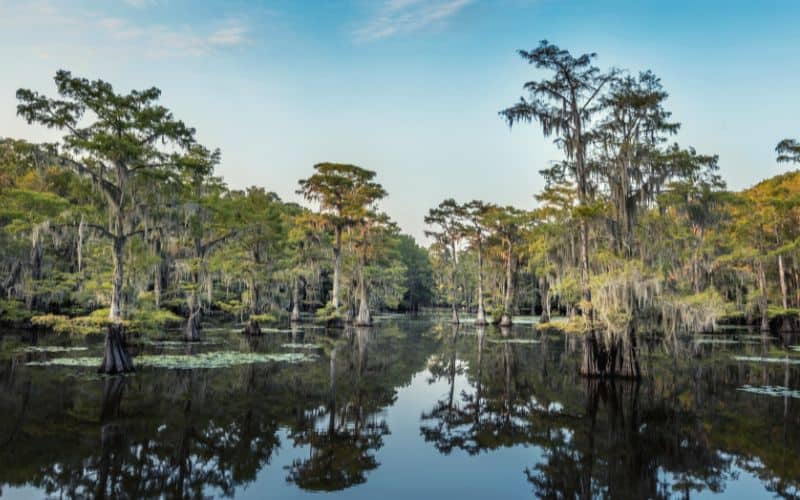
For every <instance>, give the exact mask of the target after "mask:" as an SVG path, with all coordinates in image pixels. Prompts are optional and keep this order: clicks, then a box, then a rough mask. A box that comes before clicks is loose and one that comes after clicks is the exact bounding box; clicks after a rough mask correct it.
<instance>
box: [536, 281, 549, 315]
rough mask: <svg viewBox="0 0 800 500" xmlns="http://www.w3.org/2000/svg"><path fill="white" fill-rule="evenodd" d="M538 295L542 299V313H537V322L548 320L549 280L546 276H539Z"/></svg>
mask: <svg viewBox="0 0 800 500" xmlns="http://www.w3.org/2000/svg"><path fill="white" fill-rule="evenodd" d="M539 296H540V298H541V300H542V314H541V315H539V323H547V322H548V321H550V282H548V281H547V277H545V276H543V277H541V278H539Z"/></svg>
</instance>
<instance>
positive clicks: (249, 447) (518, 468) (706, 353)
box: [0, 318, 800, 499]
mask: <svg viewBox="0 0 800 500" xmlns="http://www.w3.org/2000/svg"><path fill="white" fill-rule="evenodd" d="M206 337H207V338H208V339H211V340H214V341H216V342H218V343H216V344H204V345H201V346H192V347H189V348H187V347H182V346H177V347H176V346H169V345H168V346H147V347H145V348H144V350H145V352H147V353H158V352H163V353H167V354H181V353H185V352H186V350H187V349H189V350H190V352H201V351H209V350H236V351H245V352H287V351H291V350H293V348H289V347H283V344H286V343H287V342H295V343H300V342H306V343H315V344H318V345H319V346H320V348H319V349H316V350H315V349H308V350H301V349H296V348H294V350H296V351H298V352H306V351H308V352H312V353H316V355H317V358H316V359H315V360H314V361H310V362H305V363H299V364H288V363H282V362H271V363H260V364H249V365H239V366H233V367H228V368H215V369H199V370H191V371H189V370H174V369H167V368H149V367H144V368H141V369H140V370H139V371H138V372H137V373H136V374H135V375H133V376H128V377H114V378H109V377H97V376H94V375H93V374H92V370H91V369H87V368H80V367H55V366H26V363H27V362H29V361H41V360H46V359H50V358H53V357H63V356H86V355H87V352H88V353H89V354H95V353H96V352H99V345H98V344H97V339H69V338H63V337H53V336H42V337H39V338H33V339H32V338H31V335H30V334H26V335H16V334H11V333H7V334H6V335H4V336H3V337H2V338H1V339H0V342H2V347H1V348H0V351H2V353H3V354H2V357H0V492H1V493H2V496H3V497H4V498H5V497H7V498H42V497H54V498H55V497H58V498H62V497H63V498H72V497H78V498H100V497H106V498H147V497H158V496H164V497H169V498H175V497H193V498H194V497H208V496H212V497H219V496H235V497H237V498H296V497H307V496H310V495H313V494H317V496H319V495H318V494H319V493H320V492H326V493H328V494H330V495H333V496H338V497H347V498H364V499H376V498H385V499H393V498H440V499H441V498H530V497H547V498H588V497H593V496H610V497H614V498H661V497H707V496H711V495H714V494H719V495H725V496H727V497H732V498H747V499H749V498H761V497H763V498H767V497H774V496H784V497H792V496H796V495H798V494H800V491H799V490H798V488H799V487H800V393H798V392H796V391H797V390H798V389H800V365H798V364H791V361H793V360H800V352H795V351H793V350H792V349H791V347H789V345H797V343H798V341H797V340H792V339H783V340H781V339H778V340H764V341H762V340H761V339H759V338H757V337H754V338H751V337H741V336H740V337H737V339H738V340H739V341H740V342H736V343H733V342H730V340H729V341H727V342H726V343H709V342H707V341H705V340H704V341H701V342H700V343H698V342H695V341H692V340H690V339H684V340H681V341H680V342H677V343H668V344H664V343H663V342H661V341H652V342H644V343H643V346H642V357H643V362H644V368H645V370H646V371H647V378H646V379H645V380H644V381H642V382H641V383H639V384H635V383H630V382H616V383H609V382H605V383H604V382H598V381H594V382H590V381H587V380H584V379H582V378H581V377H579V376H578V375H577V374H578V365H579V362H580V347H581V345H580V341H579V339H577V338H565V337H562V336H555V335H549V336H548V335H542V334H539V333H536V332H535V331H534V329H533V328H532V327H531V326H530V325H518V326H515V327H514V328H513V329H512V330H511V332H509V333H507V336H503V335H502V333H501V332H500V331H499V330H497V329H494V328H489V329H486V330H485V333H482V332H481V331H479V330H478V329H476V328H475V327H472V326H468V325H467V326H462V327H460V328H459V329H454V328H452V327H451V326H450V325H445V324H438V323H437V322H436V321H435V320H434V319H432V318H429V319H414V320H411V319H397V318H382V320H381V321H380V322H379V323H378V324H377V325H376V326H375V327H373V328H370V329H351V330H345V331H344V332H342V331H338V332H326V331H324V330H320V329H310V328H309V329H305V330H303V329H302V328H301V330H300V331H295V332H294V333H289V332H273V333H268V334H267V335H266V336H265V337H264V338H261V339H257V340H255V341H252V342H251V341H247V340H245V339H242V338H240V337H239V336H238V335H237V334H235V333H224V332H221V331H208V332H206ZM509 338H511V339H524V340H536V341H538V343H515V342H508V341H507V340H508V339H509ZM31 342H35V343H38V344H39V345H45V344H59V345H73V346H88V347H89V351H86V352H69V353H23V352H20V349H21V348H23V347H24V346H26V345H30V343H31ZM734 356H751V357H753V356H757V357H767V358H783V359H788V360H789V361H790V363H786V362H783V361H782V362H776V363H765V362H762V361H737V360H735V359H734ZM777 386H780V387H783V388H789V389H792V390H794V391H795V392H788V391H784V390H782V389H776V388H775V387H777ZM748 387H749V388H750V390H749V391H744V390H741V389H742V388H748ZM764 387H772V389H771V393H769V394H761V393H759V391H760V392H764V391H763V390H762V389H763V388H764ZM752 391H756V392H752Z"/></svg>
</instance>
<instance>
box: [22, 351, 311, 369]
mask: <svg viewBox="0 0 800 500" xmlns="http://www.w3.org/2000/svg"><path fill="white" fill-rule="evenodd" d="M314 359H316V356H314V355H311V354H305V353H292V352H288V353H254V352H238V351H215V352H205V353H199V354H158V355H144V356H138V357H136V358H135V360H136V364H137V365H138V366H140V367H151V368H168V369H175V370H195V369H211V368H230V367H232V366H238V365H248V364H254V363H302V362H307V361H313V360H314ZM101 362H102V358H100V357H75V358H54V359H50V360H48V361H32V362H29V363H27V366H71V367H90V368H97V367H98V366H100V363H101Z"/></svg>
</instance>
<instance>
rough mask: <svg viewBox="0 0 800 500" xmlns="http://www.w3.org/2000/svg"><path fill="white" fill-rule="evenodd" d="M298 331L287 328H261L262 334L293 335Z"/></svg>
mask: <svg viewBox="0 0 800 500" xmlns="http://www.w3.org/2000/svg"><path fill="white" fill-rule="evenodd" d="M299 331H300V330H291V329H289V328H262V329H261V332H262V333H293V332H299Z"/></svg>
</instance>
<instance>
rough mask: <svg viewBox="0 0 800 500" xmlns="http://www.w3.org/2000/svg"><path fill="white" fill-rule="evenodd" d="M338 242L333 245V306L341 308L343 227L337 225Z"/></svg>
mask: <svg viewBox="0 0 800 500" xmlns="http://www.w3.org/2000/svg"><path fill="white" fill-rule="evenodd" d="M335 232H336V242H335V243H334V246H333V298H332V303H333V308H334V309H339V278H340V271H341V268H342V228H340V227H338V226H337V227H336V231H335Z"/></svg>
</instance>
